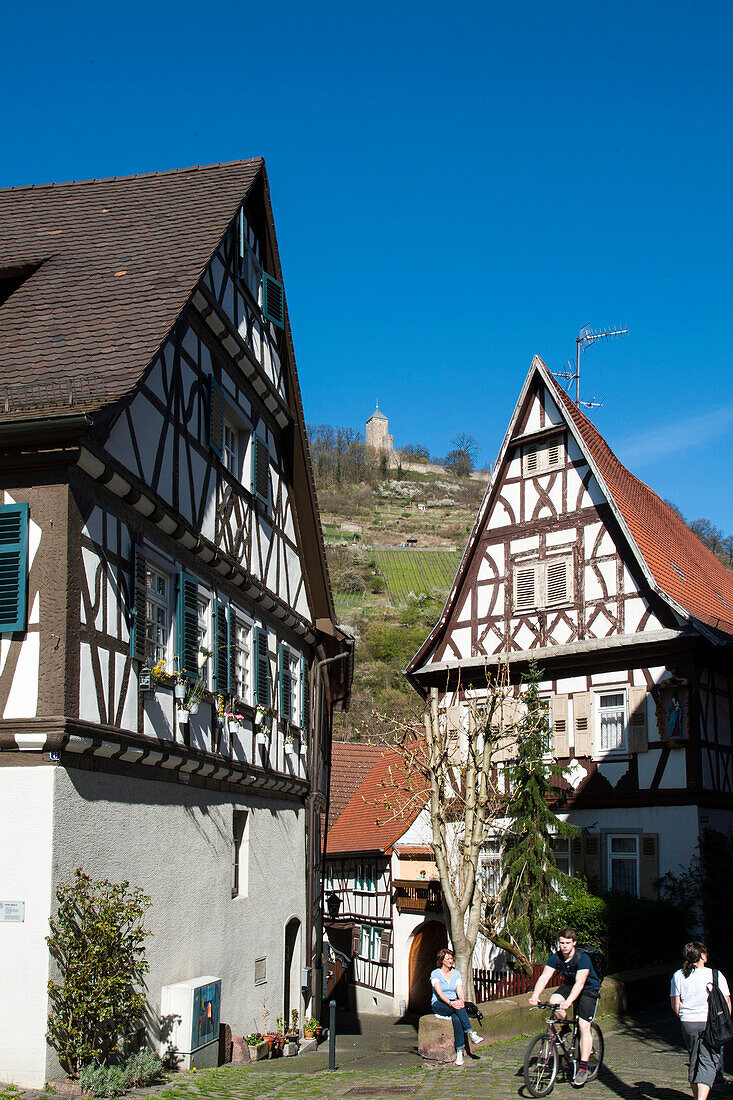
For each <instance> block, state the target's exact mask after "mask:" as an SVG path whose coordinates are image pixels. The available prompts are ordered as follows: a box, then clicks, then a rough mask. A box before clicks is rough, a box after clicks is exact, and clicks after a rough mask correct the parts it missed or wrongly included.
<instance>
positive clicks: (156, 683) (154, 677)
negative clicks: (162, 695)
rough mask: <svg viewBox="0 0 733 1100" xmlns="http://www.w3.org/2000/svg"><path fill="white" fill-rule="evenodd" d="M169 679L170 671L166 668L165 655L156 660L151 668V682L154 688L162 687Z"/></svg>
mask: <svg viewBox="0 0 733 1100" xmlns="http://www.w3.org/2000/svg"><path fill="white" fill-rule="evenodd" d="M167 679H168V673H167V672H166V669H165V657H161V658H160V660H159V661H156V662H155V664H154V665H153V667H152V668H151V670H150V683H151V684H152V685H153V687H154V688H157V687H160V685H161V684H164V683H165V681H166V680H167Z"/></svg>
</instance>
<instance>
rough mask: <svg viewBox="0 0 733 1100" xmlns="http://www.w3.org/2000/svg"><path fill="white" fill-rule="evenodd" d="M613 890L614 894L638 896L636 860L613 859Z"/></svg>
mask: <svg viewBox="0 0 733 1100" xmlns="http://www.w3.org/2000/svg"><path fill="white" fill-rule="evenodd" d="M611 890H612V892H613V893H614V894H632V895H634V896H636V894H637V892H638V891H637V889H636V860H635V859H618V858H616V857H614V858H612V859H611Z"/></svg>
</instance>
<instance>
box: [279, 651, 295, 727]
mask: <svg viewBox="0 0 733 1100" xmlns="http://www.w3.org/2000/svg"><path fill="white" fill-rule="evenodd" d="M280 717H281V718H282V719H283V721H284V722H290V721H291V719H292V717H293V678H292V676H291V674H290V650H289V649H288V647H287V646H286V645H285V644H284V643H283V642H281V643H280Z"/></svg>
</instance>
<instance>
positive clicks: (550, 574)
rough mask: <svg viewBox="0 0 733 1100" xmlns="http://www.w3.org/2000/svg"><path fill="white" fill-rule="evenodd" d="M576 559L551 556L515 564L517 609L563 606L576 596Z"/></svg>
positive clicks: (531, 609) (515, 605)
mask: <svg viewBox="0 0 733 1100" xmlns="http://www.w3.org/2000/svg"><path fill="white" fill-rule="evenodd" d="M572 566H573V559H572V558H570V557H562V558H560V557H557V558H548V559H547V560H546V561H536V562H527V563H523V564H521V565H520V564H517V565H515V566H514V610H515V611H536V610H539V609H542V608H546V609H550V608H553V607H563V606H566V605H567V604H569V603H570V602H571V601H572V598H573V568H572Z"/></svg>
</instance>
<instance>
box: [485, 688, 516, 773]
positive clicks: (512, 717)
mask: <svg viewBox="0 0 733 1100" xmlns="http://www.w3.org/2000/svg"><path fill="white" fill-rule="evenodd" d="M518 717H519V700H518V699H505V700H504V702H503V703H502V704H501V706H500V707H499V709H498V711H497V713H496V715H495V720H494V722H492V724H491V725H492V730H493V731H494V733H495V734H496V733H501V736H500V738H499V741H498V745H497V748H496V750H495V752H494V753H493V754H492V760H493V761H494V762H495V763H498V762H500V761H502V760H512V759H513V758H514V756H515V753H516V741H517V738H516V733H515V732H514V728H513V727H514V725H515V723H516V722H517V720H518Z"/></svg>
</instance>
